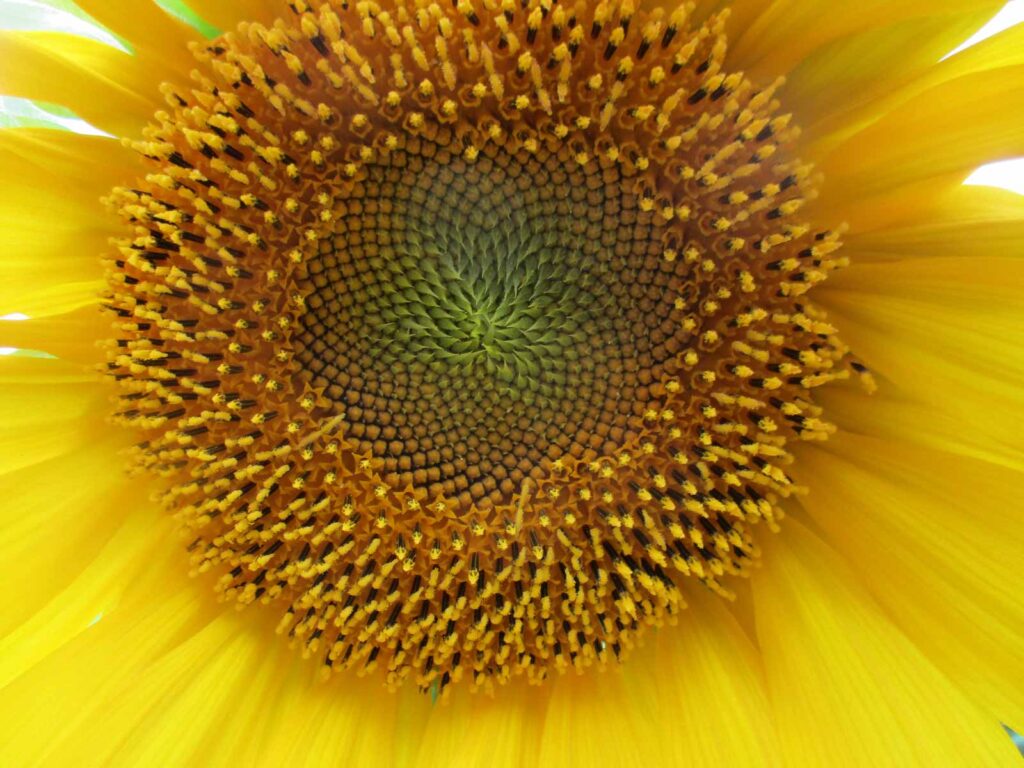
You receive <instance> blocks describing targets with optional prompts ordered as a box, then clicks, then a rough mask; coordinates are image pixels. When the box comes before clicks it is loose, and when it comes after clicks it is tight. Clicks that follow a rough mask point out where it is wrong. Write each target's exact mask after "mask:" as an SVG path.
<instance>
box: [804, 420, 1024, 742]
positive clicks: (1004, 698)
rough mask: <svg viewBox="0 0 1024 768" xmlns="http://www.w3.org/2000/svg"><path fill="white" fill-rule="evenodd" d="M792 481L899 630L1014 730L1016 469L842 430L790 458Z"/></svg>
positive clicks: (1018, 622)
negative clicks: (803, 489) (801, 486)
mask: <svg viewBox="0 0 1024 768" xmlns="http://www.w3.org/2000/svg"><path fill="white" fill-rule="evenodd" d="M794 474H795V476H796V477H797V479H802V480H803V481H804V482H805V483H806V484H807V485H809V486H810V488H811V492H810V493H809V494H808V495H807V496H806V498H804V499H802V505H803V507H804V509H806V510H807V512H808V513H809V514H810V516H811V517H812V518H813V520H814V522H815V523H816V524H817V525H818V526H819V527H820V529H821V530H822V531H823V532H824V533H825V535H826V536H827V537H828V540H829V542H831V544H832V546H834V547H835V548H836V549H837V550H839V551H840V552H841V553H842V554H843V555H844V556H845V557H846V558H847V559H848V560H849V561H850V563H851V564H852V565H853V567H854V568H855V569H856V570H857V573H858V575H859V578H860V579H861V580H862V581H863V583H864V584H866V585H867V587H868V589H869V590H870V591H871V593H872V595H873V596H874V597H875V599H876V600H877V601H878V602H879V603H880V604H881V605H882V606H884V607H885V609H886V610H887V611H888V613H889V615H890V616H892V617H893V620H894V621H895V623H896V624H898V625H899V627H900V629H902V630H903V631H904V632H905V633H906V634H907V635H908V637H909V638H910V639H911V640H912V641H913V642H914V643H915V644H916V645H917V646H918V647H919V648H921V649H922V650H923V651H925V652H926V653H927V655H928V656H929V658H930V659H931V660H932V661H933V662H934V663H935V664H936V665H937V666H939V667H940V669H942V670H943V671H944V672H946V674H948V675H949V676H950V677H951V678H952V679H953V680H955V681H956V683H957V684H958V685H960V686H961V687H962V688H963V689H964V690H966V691H968V692H969V693H970V694H971V696H972V697H973V698H975V699H976V700H978V701H980V702H982V703H983V704H984V705H985V706H986V707H988V708H989V709H990V711H991V712H992V716H993V718H995V719H998V720H1000V721H1001V722H1004V723H1007V724H1010V725H1014V726H1016V727H1017V728H1021V727H1024V665H1022V664H1021V663H1020V658H1021V655H1022V654H1024V608H1022V606H1021V601H1020V594H1021V590H1022V589H1024V576H1022V574H1021V569H1020V555H1021V552H1024V532H1022V531H1021V527H1020V515H1019V509H1020V499H1019V497H1020V494H1019V488H1020V486H1021V483H1022V482H1024V474H1021V473H1018V472H1011V471H1008V470H1005V469H1002V468H999V467H994V466H992V465H991V464H988V463H986V462H983V461H978V460H975V459H967V458H963V457H954V456H951V455H949V454H947V453H943V452H941V451H936V450H927V449H922V448H919V447H915V446H912V445H908V444H907V443H904V442H900V441H898V440H893V439H889V440H883V439H878V438H869V437H861V436H857V435H847V434H844V435H841V436H839V438H838V439H837V440H835V441H834V444H833V443H831V442H830V444H829V446H827V448H826V449H825V450H822V449H821V448H810V447H808V448H807V449H805V450H803V451H801V453H800V455H799V457H798V461H797V463H796V465H795V468H794Z"/></svg>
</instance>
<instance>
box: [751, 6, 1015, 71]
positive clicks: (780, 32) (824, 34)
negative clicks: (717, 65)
mask: <svg viewBox="0 0 1024 768" xmlns="http://www.w3.org/2000/svg"><path fill="white" fill-rule="evenodd" d="M741 5H754V6H757V7H759V8H760V9H761V13H760V14H759V15H758V16H757V17H756V18H754V19H753V20H751V21H750V22H749V23H747V24H746V25H745V26H744V27H743V28H742V30H741V31H740V32H739V34H738V36H737V39H736V40H735V42H734V43H733V44H732V46H731V49H732V52H731V58H732V61H733V65H734V66H738V67H740V68H742V69H743V70H745V71H747V72H750V73H753V74H755V75H757V76H761V77H768V78H774V77H777V76H778V75H784V74H786V73H787V72H789V71H790V70H792V69H793V68H794V67H795V66H796V65H797V64H798V63H799V62H800V61H802V60H803V59H804V58H806V57H807V56H809V55H810V54H811V53H813V52H814V51H816V50H818V49H819V48H820V47H822V46H824V45H826V44H828V43H831V42H833V41H835V40H840V39H842V38H846V37H849V36H851V35H853V34H856V33H861V32H866V31H868V30H871V29H877V28H881V27H890V26H894V25H897V24H899V23H901V22H905V21H907V20H921V19H923V18H924V17H926V16H929V15H931V16H934V15H937V14H945V13H957V12H962V11H972V10H973V11H977V10H979V9H983V8H986V7H991V12H992V13H995V11H996V10H998V8H999V3H997V2H990V3H979V2H978V0H865V2H859V3H842V4H836V3H831V2H824V0H811V1H810V2H808V0H781V1H780V2H774V3H768V4H765V3H763V2H748V3H741ZM989 15H991V14H989ZM891 51H892V53H893V54H894V55H895V56H896V57H897V61H898V56H899V52H898V51H895V49H891ZM895 64H896V62H894V65H895Z"/></svg>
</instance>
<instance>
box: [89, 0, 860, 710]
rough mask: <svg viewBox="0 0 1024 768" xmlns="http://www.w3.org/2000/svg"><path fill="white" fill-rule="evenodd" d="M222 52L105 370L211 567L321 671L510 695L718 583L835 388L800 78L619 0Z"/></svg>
mask: <svg viewBox="0 0 1024 768" xmlns="http://www.w3.org/2000/svg"><path fill="white" fill-rule="evenodd" d="M292 8H293V11H294V15H293V16H292V17H290V18H288V19H283V20H280V21H278V22H277V23H275V24H274V25H273V26H272V27H270V28H266V27H263V26H261V25H258V24H247V25H242V26H241V27H240V28H239V29H238V30H237V31H236V32H232V33H228V34H226V35H224V36H223V37H222V38H220V39H218V40H217V41H214V42H213V43H211V44H209V45H207V46H205V47H203V48H201V49H197V51H196V54H197V57H198V59H199V67H198V68H197V70H196V72H194V73H193V77H194V80H195V87H194V88H193V89H192V90H191V91H190V92H181V91H178V90H174V89H173V88H170V87H165V94H166V97H167V103H168V110H167V111H165V112H161V113H159V114H158V115H157V117H156V123H155V124H154V125H153V126H152V127H151V128H150V129H149V131H148V133H147V135H146V139H145V140H144V141H141V142H137V143H136V146H137V148H138V150H139V151H140V152H141V153H142V154H143V155H145V156H146V157H147V158H149V161H150V163H151V167H152V171H151V173H149V175H147V176H146V178H145V179H143V180H140V181H139V183H138V185H137V186H136V187H135V188H133V189H123V188H121V189H117V190H115V192H114V193H113V195H112V198H111V201H112V204H113V205H114V206H115V207H116V208H117V209H119V210H120V211H121V212H122V214H123V215H124V217H125V218H126V219H127V220H128V221H129V222H130V223H131V225H132V227H133V234H132V235H131V236H129V237H126V238H125V239H124V241H123V242H122V243H121V244H120V246H119V253H118V254H117V255H116V256H115V257H113V258H112V259H111V260H110V263H109V282H110V292H109V296H108V300H107V303H108V305H109V307H110V309H111V310H113V312H115V313H116V315H117V320H116V325H115V337H114V339H113V340H112V342H111V347H110V349H111V351H110V362H109V364H108V370H109V373H110V374H111V375H112V376H113V377H114V378H116V379H117V380H118V381H119V382H120V384H121V387H122V394H121V397H120V400H121V404H120V405H119V407H118V413H117V419H118V420H119V421H121V422H123V423H125V424H126V425H128V426H130V427H132V428H134V429H136V430H141V431H142V432H144V434H145V440H144V442H142V443H140V444H139V445H138V446H137V448H136V459H137V462H138V463H139V464H140V465H141V466H143V467H145V468H148V469H150V470H153V471H155V472H158V473H160V474H162V475H163V476H165V477H166V478H167V480H168V482H167V491H166V494H165V500H166V503H167V505H168V507H169V508H170V509H172V510H174V511H175V513H176V514H177V515H178V516H179V518H180V520H181V522H182V525H183V526H184V527H185V528H186V529H187V530H189V531H190V532H191V534H190V535H191V545H190V550H191V552H192V553H193V557H194V560H195V564H196V567H197V569H198V570H201V571H203V570H209V569H213V570H214V571H215V572H217V573H219V574H221V580H220V589H221V590H222V592H223V593H224V595H226V596H228V597H231V598H233V599H236V600H238V601H240V602H242V603H250V602H253V601H261V602H265V603H273V604H275V605H279V606H281V607H282V608H283V610H284V616H283V618H282V620H281V624H280V627H279V628H280V630H281V631H282V632H284V633H286V634H288V635H289V636H290V637H292V638H293V640H294V642H295V643H296V644H298V645H300V646H301V647H302V648H303V650H304V652H306V653H309V654H312V653H316V654H317V655H318V656H319V658H321V659H322V662H323V664H324V667H325V669H328V670H330V669H335V668H353V669H355V670H357V671H360V672H369V671H372V670H374V669H376V668H380V669H382V670H383V672H384V676H385V679H386V681H387V682H388V683H389V684H392V685H397V684H398V683H399V682H401V681H403V680H406V679H410V680H412V681H414V682H415V684H417V685H418V686H420V687H422V688H424V689H426V688H433V689H434V690H437V689H438V688H440V689H443V688H445V687H446V686H447V685H448V684H449V683H452V682H455V681H458V680H460V679H461V678H463V677H466V678H468V679H469V681H470V682H471V684H472V685H473V686H474V687H478V686H484V687H489V686H491V685H493V684H494V683H495V682H504V681H507V680H509V679H510V678H512V677H513V676H516V675H520V674H523V675H526V676H528V677H529V679H531V680H542V679H544V678H545V677H546V676H547V675H549V674H550V673H551V672H552V671H553V670H564V669H567V668H571V667H576V668H581V667H583V666H586V665H588V664H590V663H592V662H594V661H604V660H606V659H608V658H609V657H617V656H620V655H621V654H622V653H624V652H625V651H626V650H628V649H629V648H630V647H631V646H632V645H633V644H634V642H635V639H636V636H637V634H638V632H639V631H640V630H641V629H642V628H643V627H646V626H650V625H661V624H663V623H665V622H666V621H669V620H671V619H672V618H673V617H674V615H675V614H676V613H677V612H678V610H679V609H680V608H681V607H682V600H681V597H680V593H679V590H678V588H677V583H678V580H679V579H681V578H684V577H687V576H691V577H694V578H697V579H699V580H701V581H702V582H703V583H705V584H706V585H707V586H708V587H710V588H712V589H714V590H715V591H717V592H720V593H722V594H724V595H727V594H728V590H727V586H726V584H725V583H723V582H724V579H725V577H726V576H727V575H734V574H744V573H746V572H747V571H748V570H749V568H750V566H751V563H752V562H753V561H754V560H756V557H757V546H756V544H755V541H754V539H753V525H754V524H755V523H757V522H758V521H762V520H763V521H766V522H767V524H768V525H769V526H770V527H773V528H774V527H775V523H776V522H777V520H778V519H779V517H780V516H781V512H780V510H779V506H778V500H779V498H780V497H784V496H786V495H788V494H789V493H791V491H792V485H791V482H790V480H789V478H788V477H787V475H786V474H785V472H784V470H783V466H784V465H785V464H786V463H787V462H788V461H789V459H790V457H789V454H788V453H787V450H786V445H787V442H788V441H790V440H792V439H821V438H824V437H825V436H826V435H827V434H828V433H829V432H830V431H831V429H832V428H831V426H830V425H829V424H827V423H826V422H824V421H822V420H821V418H820V416H821V414H820V409H819V408H818V407H817V406H815V405H814V403H813V402H812V400H811V390H813V389H814V388H815V387H817V386H819V385H821V384H824V383H826V382H828V381H830V380H833V379H837V378H843V377H847V376H849V375H850V371H851V370H853V371H855V372H857V373H859V374H860V375H861V376H862V377H864V378H865V379H866V378H867V377H868V374H867V373H866V371H864V369H863V367H862V366H860V365H859V364H857V363H854V362H852V361H851V360H850V358H849V356H848V354H847V349H846V348H845V347H844V346H843V344H842V343H841V342H840V341H839V340H838V339H837V338H836V335H835V332H834V329H833V328H832V327H831V326H830V325H829V324H828V323H827V321H826V319H825V318H824V316H823V315H822V313H821V312H820V311H819V310H817V309H816V308H815V307H814V306H813V305H812V304H809V303H807V301H806V297H805V296H804V294H805V293H806V292H807V290H808V289H810V288H811V287H812V286H813V285H815V284H816V283H818V282H820V281H821V280H823V279H824V278H825V277H826V275H827V274H828V272H829V271H830V270H832V269H834V268H836V267H837V266H840V264H841V259H840V258H838V257H837V256H836V255H835V252H836V250H837V249H838V247H839V241H838V234H837V233H835V232H830V231H816V230H813V229H812V228H810V227H809V226H808V225H806V224H803V223H801V222H799V221H796V220H794V218H793V217H794V215H795V214H796V213H797V211H798V210H799V209H800V207H801V205H802V203H803V202H804V200H805V199H806V197H807V196H808V195H809V194H810V191H809V188H810V181H809V179H810V173H811V172H810V169H809V168H808V167H807V166H806V165H804V164H801V163H800V162H798V161H796V160H794V159H793V158H792V157H790V156H788V154H787V151H786V145H787V143H788V142H789V141H790V140H791V138H792V136H793V134H794V129H793V128H791V127H790V125H789V123H790V120H789V117H788V116H787V115H780V114H777V110H778V103H777V101H776V99H775V98H774V95H773V94H774V92H775V90H776V89H777V88H778V85H779V83H774V84H771V85H769V86H768V87H756V86H755V85H754V84H752V83H751V82H749V81H748V80H746V79H745V78H744V77H743V76H742V75H741V74H730V73H727V72H725V71H724V70H723V57H724V53H725V39H724V36H723V32H722V27H723V24H722V18H721V17H716V18H712V19H710V20H708V21H707V22H705V23H703V24H701V25H697V26H695V27H693V28H691V26H690V24H691V22H690V20H689V19H688V18H687V15H688V6H686V5H681V6H680V7H679V8H678V9H676V10H675V11H672V12H665V11H663V10H655V11H652V12H650V13H646V12H640V11H636V10H635V8H634V3H633V2H632V1H631V0H606V1H604V2H598V3H594V2H590V0H575V2H574V1H572V0H569V1H568V2H555V1H554V0H515V1H513V0H456V1H455V2H452V3H442V2H431V0H381V1H380V2H359V3H348V2H339V1H337V0H334V1H333V2H303V1H302V0H297V1H296V2H293V3H292Z"/></svg>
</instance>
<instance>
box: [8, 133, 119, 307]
mask: <svg viewBox="0 0 1024 768" xmlns="http://www.w3.org/2000/svg"><path fill="white" fill-rule="evenodd" d="M138 173H139V165H138V163H137V161H136V160H135V158H134V156H133V153H132V152H131V151H130V150H128V149H126V148H125V147H123V146H121V144H120V142H118V141H117V140H115V139H109V138H104V137H98V136H80V135H76V134H73V133H69V132H67V131H55V130H47V129H15V130H3V131H0V176H2V178H4V179H5V182H6V183H5V184H4V185H3V186H2V188H0V250H2V252H3V254H4V258H3V259H2V260H0V315H6V314H9V313H11V312H23V313H26V314H30V315H33V316H36V315H42V314H56V313H60V312H66V311H71V310H73V309H75V308H77V307H80V306H83V305H85V304H89V303H95V301H96V295H97V292H98V290H100V289H101V288H102V285H103V269H102V267H101V264H100V256H101V255H102V254H103V253H104V252H106V251H108V250H109V248H110V246H109V243H108V239H109V238H110V237H111V236H112V235H113V234H114V233H116V232H117V228H118V224H117V221H116V220H115V219H114V217H113V216H112V215H111V214H109V213H108V212H107V211H106V210H105V209H104V207H103V205H102V204H101V202H100V198H101V197H102V196H103V195H106V194H108V193H109V192H110V189H111V188H112V187H113V186H114V185H115V184H117V183H126V182H130V181H131V180H132V179H133V178H134V177H135V176H136V175H137V174H138ZM58 189H59V190H60V194H54V190H58Z"/></svg>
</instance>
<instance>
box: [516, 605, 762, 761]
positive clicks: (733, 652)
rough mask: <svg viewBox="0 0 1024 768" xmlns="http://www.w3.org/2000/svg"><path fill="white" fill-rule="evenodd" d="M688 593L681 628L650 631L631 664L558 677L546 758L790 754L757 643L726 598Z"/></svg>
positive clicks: (672, 758)
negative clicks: (772, 711)
mask: <svg viewBox="0 0 1024 768" xmlns="http://www.w3.org/2000/svg"><path fill="white" fill-rule="evenodd" d="M686 597H687V600H688V601H689V602H690V603H691V604H692V609H688V610H686V611H683V612H682V614H681V615H680V617H679V626H675V627H665V628H663V629H660V630H657V632H652V633H650V634H649V635H648V636H647V637H646V638H645V647H644V648H641V649H640V650H638V651H636V652H635V654H634V655H633V657H631V658H630V659H628V660H627V661H626V662H625V664H623V665H622V666H621V667H612V668H610V669H608V670H607V671H604V672H599V673H588V674H585V675H582V676H576V675H572V674H570V675H566V676H565V677H562V678H559V679H558V680H556V681H555V682H554V683H553V685H552V692H551V698H550V700H549V702H548V705H547V709H546V712H545V714H544V733H543V737H542V741H541V754H540V759H539V761H538V764H540V765H557V766H580V767H581V768H582V767H583V766H592V765H695V766H698V765H708V766H713V765H730V766H770V765H776V764H778V763H779V762H780V760H779V755H778V752H777V748H776V741H775V736H774V733H773V731H772V727H771V723H770V720H769V714H768V713H769V709H768V707H767V701H766V697H765V692H764V688H763V683H762V671H761V667H760V664H759V660H758V658H757V654H756V652H755V651H754V649H753V647H752V645H751V643H750V641H749V640H748V639H747V637H746V635H745V634H744V633H743V631H742V630H741V629H740V627H739V625H738V624H737V623H736V621H735V619H733V618H732V616H730V615H729V612H728V610H727V609H726V608H725V606H724V604H723V603H722V601H721V599H720V598H718V597H716V596H714V595H711V594H708V593H704V592H701V591H699V589H695V590H691V591H688V592H687V596H686ZM526 764H533V763H532V762H530V761H526Z"/></svg>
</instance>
